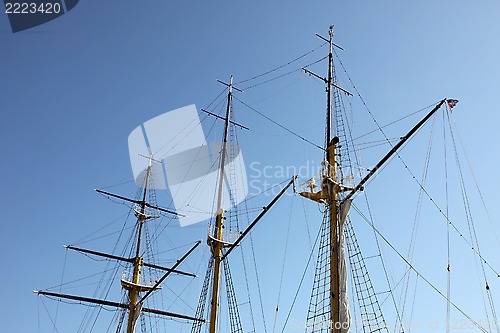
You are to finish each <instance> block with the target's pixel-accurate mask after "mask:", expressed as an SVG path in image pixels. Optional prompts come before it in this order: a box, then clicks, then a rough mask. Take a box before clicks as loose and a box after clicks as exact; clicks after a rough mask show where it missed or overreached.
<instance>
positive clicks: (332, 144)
mask: <svg viewBox="0 0 500 333" xmlns="http://www.w3.org/2000/svg"><path fill="white" fill-rule="evenodd" d="M329 44H330V51H329V53H328V83H327V88H326V91H327V94H328V96H327V113H328V114H327V124H326V144H327V147H326V148H327V149H326V157H327V158H326V160H327V162H328V165H327V175H326V176H327V177H328V178H330V179H331V180H333V182H329V183H328V186H327V189H328V199H327V205H328V206H329V211H330V217H329V219H330V327H331V331H332V332H340V325H338V324H337V323H340V278H339V264H340V263H339V247H340V244H339V242H338V240H339V235H338V230H339V218H338V198H339V191H338V190H339V187H338V186H335V185H334V184H335V183H337V179H338V177H337V168H338V165H337V143H338V142H339V139H338V137H334V138H333V139H330V138H331V122H332V87H333V86H332V83H333V82H332V80H333V26H330V30H329Z"/></svg>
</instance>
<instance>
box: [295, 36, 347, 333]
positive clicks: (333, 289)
mask: <svg viewBox="0 0 500 333" xmlns="http://www.w3.org/2000/svg"><path fill="white" fill-rule="evenodd" d="M317 36H318V37H320V38H321V39H323V40H324V41H326V42H328V43H329V45H330V51H329V54H328V77H327V78H323V77H321V76H319V75H317V74H315V73H313V72H311V71H310V70H308V69H306V68H304V71H305V72H306V73H308V74H310V75H313V76H315V77H317V78H319V79H321V80H323V81H324V82H325V83H326V93H327V114H326V133H325V134H326V135H325V138H326V147H325V162H324V169H323V175H322V180H321V189H320V191H319V192H313V188H314V187H312V186H311V191H310V192H301V193H299V194H300V195H302V196H304V197H306V198H308V199H311V200H313V201H316V202H319V203H323V204H325V205H326V206H327V208H328V210H329V213H330V216H329V221H328V223H329V228H330V234H329V242H330V249H329V257H330V266H329V271H330V272H329V273H330V280H329V284H330V290H329V303H330V314H329V316H328V317H329V318H328V320H329V321H330V322H329V323H328V324H329V327H331V332H335V333H337V332H340V327H341V326H342V323H340V289H341V288H340V282H341V281H340V273H339V272H340V271H339V266H340V258H339V250H340V246H341V244H340V243H339V230H340V225H339V224H340V223H342V222H341V221H340V219H339V214H338V210H339V209H338V207H339V193H340V192H343V191H345V190H346V189H347V188H346V187H345V186H343V185H342V184H339V182H338V167H339V165H338V161H337V148H338V147H337V144H338V143H339V138H338V137H337V136H334V137H333V138H332V93H333V91H332V89H333V88H336V89H340V90H342V91H344V92H345V93H347V94H349V95H350V93H349V92H348V91H346V90H345V89H343V88H341V87H338V86H337V85H336V84H335V83H334V82H333V47H334V46H335V47H339V46H338V45H335V44H334V43H333V26H330V30H329V38H328V39H326V38H324V37H322V36H320V35H318V34H317ZM339 48H340V47H339ZM323 324H325V323H323Z"/></svg>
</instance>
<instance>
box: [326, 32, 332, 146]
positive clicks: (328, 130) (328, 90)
mask: <svg viewBox="0 0 500 333" xmlns="http://www.w3.org/2000/svg"><path fill="white" fill-rule="evenodd" d="M329 37H330V38H329V43H330V52H329V53H328V82H327V85H326V93H327V104H326V105H327V111H326V112H327V114H326V145H327V146H328V145H329V144H330V139H331V131H332V83H333V26H330V31H329ZM327 153H328V152H327Z"/></svg>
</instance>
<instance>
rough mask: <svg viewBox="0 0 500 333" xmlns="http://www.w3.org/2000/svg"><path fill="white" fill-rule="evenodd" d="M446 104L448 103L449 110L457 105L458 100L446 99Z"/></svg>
mask: <svg viewBox="0 0 500 333" xmlns="http://www.w3.org/2000/svg"><path fill="white" fill-rule="evenodd" d="M446 102H447V103H448V106H449V107H450V109H453V107H454V106H455V105H457V103H458V99H447V100H446Z"/></svg>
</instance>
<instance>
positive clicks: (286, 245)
mask: <svg viewBox="0 0 500 333" xmlns="http://www.w3.org/2000/svg"><path fill="white" fill-rule="evenodd" d="M294 197H295V196H292V205H291V207H292V208H293V198H294ZM292 208H290V214H289V216H288V228H287V231H286V239H285V251H284V253H283V264H282V265H281V276H280V285H279V288H278V300H277V301H276V314H275V316H274V323H273V331H272V332H273V333H274V332H275V330H276V322H277V321H278V312H279V303H280V299H281V289H282V287H283V277H284V276H285V262H286V257H287V252H288V251H287V250H288V239H289V236H290V229H291V225H292V223H291V221H292V211H293V209H292Z"/></svg>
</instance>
